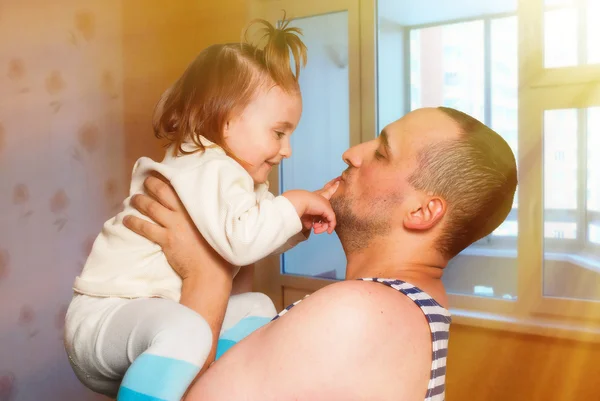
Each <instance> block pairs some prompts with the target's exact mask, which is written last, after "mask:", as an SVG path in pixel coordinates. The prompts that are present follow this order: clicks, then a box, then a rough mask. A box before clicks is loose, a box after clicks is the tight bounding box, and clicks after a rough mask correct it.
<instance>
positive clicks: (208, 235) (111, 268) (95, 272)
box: [73, 138, 306, 301]
mask: <svg viewBox="0 0 600 401" xmlns="http://www.w3.org/2000/svg"><path fill="white" fill-rule="evenodd" d="M202 143H203V144H204V145H205V147H206V150H205V151H204V152H197V153H192V154H189V155H183V156H177V157H174V156H172V149H169V150H168V151H167V155H166V156H165V158H164V160H163V161H162V162H160V163H158V162H155V161H153V160H152V159H149V158H147V157H142V158H141V159H139V160H138V161H137V162H136V164H135V166H134V168H133V173H132V180H131V188H130V193H129V197H128V198H127V199H125V202H124V210H123V211H122V212H121V213H119V214H117V215H116V216H115V217H113V218H111V219H110V220H108V221H107V222H106V223H104V226H103V228H102V231H101V233H100V234H99V235H98V237H97V238H96V240H95V242H94V245H93V247H92V251H91V253H90V255H89V257H88V259H87V262H86V264H85V266H84V268H83V271H82V273H81V275H80V276H79V277H77V278H76V279H75V284H74V286H73V289H74V290H75V292H77V293H81V294H86V295H91V296H101V297H124V298H139V297H162V298H168V299H173V300H175V301H179V298H180V296H181V278H180V277H179V276H178V275H177V273H175V271H174V270H173V269H172V268H171V266H170V265H169V263H168V262H167V259H166V257H165V255H164V254H163V252H162V250H161V248H160V247H159V246H158V245H156V244H155V243H153V242H151V241H149V240H147V239H145V238H143V237H141V236H139V235H137V234H135V233H134V232H132V231H130V230H129V229H127V228H126V227H125V226H124V225H123V217H125V216H126V215H134V216H137V217H141V218H144V219H146V220H148V218H147V217H145V216H143V215H142V214H141V213H139V212H138V211H137V210H136V209H134V208H133V207H131V204H130V200H131V197H132V196H133V195H135V194H141V193H144V180H145V179H146V178H147V177H148V176H149V174H150V173H151V172H153V171H156V172H158V173H160V174H162V175H163V176H165V177H166V178H167V179H168V180H169V181H170V182H171V185H172V186H173V188H174V189H175V191H176V192H177V194H178V195H179V198H180V199H181V201H182V203H183V205H184V206H185V208H186V209H187V211H188V213H189V215H190V216H191V218H192V220H193V221H194V223H195V224H196V226H197V227H198V229H199V231H200V233H201V234H202V235H203V236H204V238H205V239H206V241H207V242H208V243H209V244H210V245H211V246H212V247H213V248H214V249H215V250H216V251H217V252H218V253H219V254H220V255H221V256H222V257H223V258H225V259H226V260H227V261H228V262H230V263H231V264H233V265H235V266H244V265H249V264H252V263H254V262H256V261H258V260H260V259H262V258H264V257H265V256H268V255H270V254H274V253H281V252H285V251H286V250H288V249H290V248H292V247H294V246H295V245H297V244H298V243H299V242H301V241H303V240H305V239H306V237H305V236H304V235H303V234H302V233H301V230H302V224H301V222H300V218H299V217H298V214H297V212H296V209H295V207H294V206H293V205H292V203H291V202H290V201H289V200H288V199H287V198H285V197H284V196H274V195H272V194H271V193H270V192H269V191H268V183H265V184H259V185H255V184H254V181H253V180H252V177H251V176H250V175H249V174H248V172H247V171H246V170H244V168H243V167H242V166H241V165H240V164H238V163H237V162H236V161H235V160H233V159H232V158H230V157H229V156H227V155H226V154H225V151H223V149H221V148H220V147H219V146H217V145H215V144H213V143H212V142H210V141H208V140H207V139H206V138H202ZM184 146H186V147H187V146H188V145H187V144H185V145H184ZM186 150H187V149H186Z"/></svg>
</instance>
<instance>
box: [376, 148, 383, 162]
mask: <svg viewBox="0 0 600 401" xmlns="http://www.w3.org/2000/svg"><path fill="white" fill-rule="evenodd" d="M375 158H376V159H377V160H380V159H383V158H384V157H383V155H382V154H381V153H379V151H378V150H375Z"/></svg>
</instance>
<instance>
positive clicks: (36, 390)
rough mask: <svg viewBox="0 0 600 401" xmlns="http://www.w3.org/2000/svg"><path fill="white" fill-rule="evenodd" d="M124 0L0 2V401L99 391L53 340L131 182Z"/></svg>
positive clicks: (48, 399) (50, 399)
mask: <svg viewBox="0 0 600 401" xmlns="http://www.w3.org/2000/svg"><path fill="white" fill-rule="evenodd" d="M121 3H122V2H121V1H118V0H79V1H78V0H53V1H48V0H2V1H1V2H0V401H38V400H40V401H41V400H44V401H54V400H57V401H58V400H61V401H63V400H67V401H70V400H78V401H79V400H101V399H104V398H103V397H100V396H96V395H94V394H93V393H91V392H89V391H88V390H86V389H85V388H84V387H83V386H82V385H81V384H79V382H78V381H77V379H76V378H75V376H74V375H73V373H72V372H71V369H70V366H69V364H68V362H67V358H66V355H65V352H64V349H63V345H62V330H63V322H64V315H65V312H66V307H67V305H68V303H69V301H70V298H71V290H70V288H71V284H72V281H73V279H74V277H75V275H76V274H77V273H78V272H79V270H80V269H81V267H82V264H83V262H84V261H85V258H86V257H87V254H88V252H89V249H90V247H91V244H92V241H93V239H94V238H95V236H96V235H97V233H98V232H99V230H100V228H101V225H102V223H103V222H104V221H105V220H106V219H107V218H109V217H110V216H111V215H113V214H114V213H115V211H116V210H117V209H118V208H119V207H120V203H121V201H122V199H123V198H124V195H125V193H126V190H127V186H128V178H127V177H126V176H125V174H124V172H125V171H126V168H127V166H125V161H124V157H125V149H124V134H123V89H122V88H123V54H122V53H123V46H122V37H121V36H122V33H121V29H122V22H121V18H122V9H121V8H122V4H121Z"/></svg>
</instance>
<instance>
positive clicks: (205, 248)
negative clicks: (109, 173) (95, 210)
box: [123, 177, 231, 280]
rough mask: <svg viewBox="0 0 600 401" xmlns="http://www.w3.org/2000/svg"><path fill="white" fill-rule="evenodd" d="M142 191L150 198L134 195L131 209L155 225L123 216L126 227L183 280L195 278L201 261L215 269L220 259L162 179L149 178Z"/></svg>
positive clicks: (174, 193)
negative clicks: (153, 245)
mask: <svg viewBox="0 0 600 401" xmlns="http://www.w3.org/2000/svg"><path fill="white" fill-rule="evenodd" d="M144 187H145V189H146V193H147V194H148V195H149V196H147V195H135V196H134V197H133V198H132V199H131V205H132V206H133V207H134V208H135V209H137V210H139V211H140V212H141V213H142V214H144V215H145V216H148V217H149V218H150V219H151V220H152V221H154V222H155V223H156V224H153V223H151V222H149V221H146V220H143V219H140V218H138V217H135V216H126V217H125V218H124V219H123V224H124V225H125V227H127V228H129V229H130V230H132V231H133V232H135V233H137V234H139V235H141V236H143V237H145V238H147V239H149V240H150V241H152V242H155V243H156V244H158V245H160V247H161V248H162V250H163V252H164V254H165V256H166V258H167V260H168V262H169V264H170V265H171V267H172V268H173V270H175V272H177V274H179V276H180V277H181V278H182V280H185V279H187V278H189V277H190V276H192V275H194V274H196V273H197V270H198V268H199V265H201V264H202V262H203V261H206V260H210V261H211V262H212V263H214V264H217V265H218V264H222V263H223V260H222V258H221V256H220V255H219V254H218V253H217V252H215V251H214V250H213V249H212V247H211V246H210V245H209V244H208V243H207V242H206V240H205V239H204V237H202V235H201V234H200V232H199V231H198V229H197V228H196V226H195V225H194V223H193V221H192V219H191V218H190V216H189V215H188V213H187V211H186V210H185V208H184V206H183V204H182V203H181V201H180V200H179V197H178V196H177V193H176V192H175V190H174V189H173V188H172V187H171V185H170V184H169V183H168V182H167V181H166V180H165V179H164V178H162V177H160V178H159V177H148V178H147V179H146V181H145V182H144ZM229 269H231V267H229Z"/></svg>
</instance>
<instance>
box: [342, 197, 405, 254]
mask: <svg viewBox="0 0 600 401" xmlns="http://www.w3.org/2000/svg"><path fill="white" fill-rule="evenodd" d="M330 202H331V207H332V208H333V211H334V212H335V216H336V227H335V232H336V233H337V235H338V237H339V239H340V242H341V243H342V247H343V248H344V252H345V253H346V255H348V254H350V253H353V252H357V251H360V250H363V249H365V248H367V247H369V245H370V244H371V243H372V241H373V240H374V239H375V238H377V237H380V236H385V235H387V234H389V233H390V231H391V223H390V217H389V216H390V214H391V213H390V211H391V208H392V207H393V205H394V204H395V203H396V202H397V199H394V200H392V199H389V198H386V199H374V200H370V201H369V203H370V207H369V208H368V210H367V211H365V213H364V215H358V214H356V213H354V211H353V210H352V206H353V204H356V198H355V197H354V196H352V195H347V194H340V195H339V196H333V197H332V198H331V200H330Z"/></svg>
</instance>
